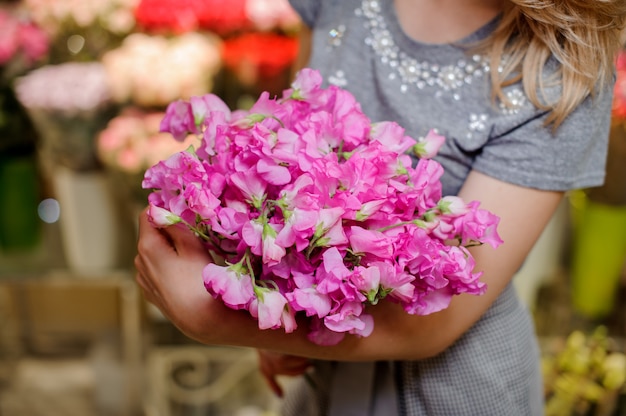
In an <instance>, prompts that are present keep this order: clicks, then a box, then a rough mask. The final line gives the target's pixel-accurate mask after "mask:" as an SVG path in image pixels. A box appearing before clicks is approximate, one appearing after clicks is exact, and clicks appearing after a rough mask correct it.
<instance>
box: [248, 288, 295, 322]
mask: <svg viewBox="0 0 626 416" xmlns="http://www.w3.org/2000/svg"><path fill="white" fill-rule="evenodd" d="M254 293H255V295H256V299H255V300H254V301H253V302H252V304H251V306H250V308H249V310H250V313H251V314H252V316H254V317H256V318H257V319H258V321H259V329H276V328H281V327H282V326H283V313H284V311H285V309H286V308H287V299H286V298H285V296H283V295H282V294H281V293H280V292H279V291H277V290H271V289H265V288H262V287H256V288H255V289H254ZM289 329H290V330H289V331H286V332H292V331H293V329H294V328H293V327H291V325H290V328H289Z"/></svg>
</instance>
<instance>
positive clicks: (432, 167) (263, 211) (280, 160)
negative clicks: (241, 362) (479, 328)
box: [143, 69, 501, 345]
mask: <svg viewBox="0 0 626 416" xmlns="http://www.w3.org/2000/svg"><path fill="white" fill-rule="evenodd" d="M321 82H322V79H321V76H320V74H319V73H318V72H317V71H313V70H310V69H304V70H302V71H300V72H299V74H298V76H297V78H296V80H295V81H294V82H293V84H292V88H289V89H286V90H285V91H284V92H283V94H282V96H280V97H276V98H270V95H269V93H267V92H265V93H263V94H261V95H260V97H259V98H258V100H257V101H256V103H255V104H254V105H253V106H252V108H251V109H250V110H249V111H243V110H238V111H231V110H230V109H229V108H228V107H227V106H226V104H225V103H224V102H223V101H222V100H221V99H220V98H218V97H217V96H215V95H212V94H207V95H204V96H200V97H192V98H191V99H190V100H188V101H186V100H177V101H175V102H172V103H171V104H170V105H169V106H168V109H167V112H166V116H165V118H164V119H163V122H162V130H164V131H167V132H169V133H171V134H172V135H173V136H174V138H176V139H178V140H182V139H184V138H186V137H187V135H188V134H189V133H192V134H195V135H198V137H199V143H198V144H197V146H196V147H195V150H191V149H190V150H188V151H184V152H180V153H177V154H175V155H173V156H172V157H170V158H168V159H167V160H165V161H161V162H159V163H158V164H156V165H154V166H153V167H151V168H150V169H148V170H147V172H146V174H145V178H144V181H143V186H144V187H145V188H147V189H151V190H152V192H151V193H150V195H149V218H150V219H151V222H152V224H153V225H154V226H156V227H166V226H183V227H187V228H189V230H191V232H194V233H195V234H196V235H197V236H199V238H202V239H203V241H204V242H205V243H206V247H207V250H208V251H209V252H210V253H211V254H212V255H213V256H214V258H215V259H216V263H211V264H207V266H206V267H205V269H204V272H203V276H202V278H203V279H204V284H205V287H206V290H207V291H208V292H209V294H210V295H212V296H214V297H215V298H217V299H220V300H221V301H222V302H224V304H226V305H227V306H229V307H230V308H233V309H241V310H246V311H248V312H249V314H250V315H251V316H252V317H254V318H255V319H257V321H258V325H259V328H261V329H270V328H273V329H281V328H282V329H283V330H284V331H286V332H291V331H293V330H294V329H295V327H296V319H295V316H296V314H299V315H306V316H307V317H308V323H309V329H308V330H309V338H310V340H311V341H312V342H315V343H317V344H321V345H331V344H335V343H337V342H339V341H340V340H341V339H342V338H343V337H344V336H345V334H346V333H350V334H355V335H358V336H367V335H369V334H370V333H371V331H372V329H373V324H374V323H373V319H372V317H371V315H369V314H368V312H367V307H368V306H370V305H375V304H377V303H378V302H381V301H391V302H397V303H400V304H401V305H402V306H403V308H404V309H405V310H406V312H407V313H410V314H420V315H424V314H429V313H433V312H436V311H439V310H442V309H445V308H446V307H447V306H448V304H449V302H450V300H451V298H452V297H453V296H455V295H457V294H460V293H470V294H474V295H480V294H482V293H484V291H485V290H486V286H485V284H484V283H483V282H481V281H480V276H481V272H480V271H475V270H474V265H475V263H474V260H473V257H472V255H471V253H470V252H469V251H468V249H467V248H468V247H469V246H472V245H475V244H482V243H487V244H490V245H492V246H493V247H497V246H498V245H499V244H500V243H501V240H500V238H499V236H498V233H497V224H498V221H499V218H498V217H496V216H495V215H493V214H492V213H490V212H488V211H486V210H483V209H480V208H479V204H478V203H477V202H469V203H466V202H464V201H462V200H461V199H459V198H457V197H452V196H442V194H441V192H442V189H441V182H440V181H439V178H440V176H441V174H442V173H443V169H442V167H441V165H440V164H439V163H438V162H436V161H434V160H433V159H431V157H432V156H433V155H434V154H436V152H437V150H438V148H439V146H441V144H442V143H443V140H444V138H443V137H442V136H440V135H438V134H436V133H435V132H431V133H429V135H428V136H427V137H426V138H423V139H420V140H418V141H416V140H414V139H413V138H411V137H408V136H406V135H405V132H404V129H403V128H402V127H401V126H399V125H397V124H396V123H394V122H377V123H373V122H372V121H371V120H369V119H368V118H367V117H366V116H365V115H364V114H363V113H362V111H361V110H360V105H359V103H358V102H357V101H356V100H355V98H354V97H353V96H352V95H351V94H350V93H348V92H347V91H345V90H343V89H341V88H339V87H336V86H331V87H329V88H326V89H325V88H322V87H321ZM407 151H412V152H413V153H414V155H416V156H417V158H418V159H419V160H418V161H417V164H416V166H415V167H414V166H413V161H414V160H413V158H412V157H411V156H410V155H408V154H406V153H405V152H407ZM198 278H200V276H198Z"/></svg>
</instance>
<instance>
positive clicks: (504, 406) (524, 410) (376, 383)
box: [284, 0, 612, 416]
mask: <svg viewBox="0 0 626 416" xmlns="http://www.w3.org/2000/svg"><path fill="white" fill-rule="evenodd" d="M290 1H291V3H292V5H293V6H294V8H295V9H296V10H297V11H298V12H299V13H300V15H301V16H302V18H303V20H304V22H305V23H306V24H307V25H308V26H310V27H311V28H312V29H313V49H312V56H311V60H310V62H309V66H310V67H312V68H316V69H319V70H320V71H321V73H322V75H323V76H324V79H325V80H326V82H327V83H329V84H335V85H338V86H341V87H344V88H346V89H348V90H350V91H351V92H352V93H353V94H354V95H355V97H356V98H357V100H358V101H359V102H360V103H361V105H362V108H363V110H364V112H365V113H366V114H367V115H368V116H369V117H370V118H371V119H372V120H374V121H381V120H393V121H397V122H398V123H399V124H400V125H402V126H403V127H404V128H405V129H406V130H407V132H408V134H409V135H411V136H412V137H415V138H417V137H420V136H422V135H425V134H426V132H427V131H428V130H429V129H431V128H435V129H437V130H438V131H439V132H440V133H441V134H443V135H445V136H446V138H447V139H446V142H445V144H444V146H443V148H442V149H441V150H440V152H439V155H438V156H437V160H438V161H439V162H440V163H441V164H442V165H443V167H444V169H445V174H444V176H443V178H442V182H443V189H444V194H445V195H454V194H456V193H457V192H458V191H459V189H460V187H461V186H462V184H463V182H464V180H465V178H466V177H467V174H468V173H469V171H470V170H472V169H474V170H476V171H479V172H482V173H484V174H486V175H489V176H492V177H494V178H497V179H499V180H502V181H505V182H509V183H513V184H516V185H521V186H526V187H531V188H536V189H543V190H558V191H566V190H570V189H577V188H586V187H591V186H597V185H599V184H601V183H602V181H603V179H604V168H605V158H606V151H607V138H608V127H609V119H610V114H611V111H610V110H611V98H612V97H611V91H610V89H607V91H606V93H605V94H603V95H600V96H599V97H596V99H595V100H591V99H588V100H586V101H585V102H584V103H583V104H582V105H581V106H580V107H579V108H578V109H577V110H576V111H575V112H574V113H572V114H571V115H570V116H569V117H568V118H567V119H566V120H565V122H564V123H563V124H562V125H561V127H560V128H559V129H558V130H557V132H556V133H554V134H552V133H551V131H550V130H549V129H545V128H544V126H543V123H544V120H545V118H546V113H545V112H544V111H541V110H538V109H537V108H536V107H534V106H533V105H532V104H531V103H530V102H529V100H528V98H527V97H526V96H525V94H524V92H523V90H522V88H521V85H511V86H509V87H507V89H506V94H507V96H508V97H509V100H510V101H511V103H512V104H513V105H512V106H508V107H507V106H504V105H502V104H500V103H492V102H491V101H490V98H489V97H490V94H489V79H488V75H489V71H490V70H491V68H489V65H488V64H487V63H486V62H485V60H484V59H483V58H482V57H480V56H469V55H467V53H466V51H465V50H464V49H463V48H462V47H461V46H459V45H456V46H455V45H431V44H424V43H419V42H416V41H414V40H412V39H411V38H409V37H408V36H407V35H406V34H405V33H404V32H403V31H402V29H401V27H400V26H399V22H398V19H397V16H396V15H395V12H394V8H393V1H392V0H290ZM496 23H497V22H496V20H494V21H493V22H490V23H489V24H487V25H485V26H484V27H482V28H480V29H479V30H478V31H477V32H476V33H474V34H472V35H471V36H469V37H468V38H467V39H465V40H463V41H462V42H461V43H464V42H471V41H472V40H477V39H480V38H483V37H485V36H487V35H488V34H489V33H490V31H491V30H493V28H494V27H495V24H496ZM548 69H549V68H548ZM558 93H559V91H558V89H554V90H549V91H548V96H549V97H550V96H551V97H556V96H557V95H558ZM549 97H548V98H549ZM442 330H443V329H442ZM316 370H317V371H316V372H315V373H314V374H312V375H311V379H313V381H314V385H315V388H312V387H311V383H304V382H303V383H301V384H299V383H296V384H295V385H294V386H293V387H294V388H293V389H292V390H291V391H290V392H289V395H288V396H287V399H286V400H285V406H284V414H286V415H298V416H304V415H331V416H349V415H376V416H378V415H394V414H399V415H407V416H409V415H410V416H414V415H441V416H451V415H498V416H503V415H515V416H517V415H540V414H542V413H543V399H542V396H543V395H542V380H541V374H540V368H539V350H538V347H537V343H536V337H535V333H534V328H533V324H532V319H531V316H530V314H529V312H528V311H527V310H526V308H525V306H524V305H523V304H522V303H521V302H520V301H519V299H518V297H517V294H516V293H515V289H514V287H513V286H512V285H509V286H508V287H507V288H506V290H505V291H504V292H503V293H502V294H501V295H500V297H499V298H498V299H497V301H496V302H495V303H494V304H493V305H492V306H491V308H490V309H489V310H488V311H487V313H485V315H484V316H483V317H482V318H481V319H480V320H479V321H478V322H477V323H476V324H475V325H474V326H473V327H472V328H471V329H470V330H469V331H468V332H467V333H466V334H464V335H463V336H462V337H461V338H460V339H459V340H458V341H457V342H456V343H455V344H454V345H452V346H451V347H450V348H449V349H447V350H446V351H445V352H444V353H442V354H440V355H439V356H437V357H435V358H432V359H428V360H422V361H415V362H379V363H326V362H325V363H319V365H318V366H317V368H316Z"/></svg>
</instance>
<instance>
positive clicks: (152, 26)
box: [135, 0, 251, 34]
mask: <svg viewBox="0 0 626 416" xmlns="http://www.w3.org/2000/svg"><path fill="white" fill-rule="evenodd" d="M245 5H246V1H245V0H229V1H228V2H225V1H223V0H141V1H140V2H139V5H138V6H137V8H136V9H135V19H136V20H137V24H138V25H140V26H142V27H143V28H144V29H146V30H149V31H172V32H175V33H183V32H188V31H192V30H199V29H204V30H209V31H212V32H215V33H218V34H227V33H231V32H233V31H237V30H241V29H244V28H248V27H250V25H251V23H250V21H249V19H248V18H247V16H246V11H245Z"/></svg>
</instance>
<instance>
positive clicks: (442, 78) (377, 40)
mask: <svg viewBox="0 0 626 416" xmlns="http://www.w3.org/2000/svg"><path fill="white" fill-rule="evenodd" d="M381 12H382V10H381V5H380V2H379V1H377V0H363V1H362V3H361V7H360V8H358V9H356V10H355V14H356V15H357V16H361V17H363V18H365V20H366V22H365V26H366V27H367V28H368V29H369V32H370V36H368V37H367V38H366V39H365V43H366V44H367V45H368V46H369V47H371V48H372V49H373V51H374V53H375V54H376V55H377V56H378V57H379V58H380V61H381V62H382V63H383V64H385V65H387V66H388V67H389V68H390V69H391V71H392V72H391V74H389V79H391V80H395V79H399V80H400V82H401V85H400V91H402V92H407V91H408V90H409V88H410V87H414V88H417V89H420V90H426V89H429V88H431V89H436V95H437V96H441V95H442V94H443V93H448V92H452V96H453V98H454V99H455V100H459V99H460V98H461V96H460V94H459V91H460V89H461V88H462V87H464V86H466V85H469V84H472V83H473V82H474V80H476V79H478V78H482V77H483V76H484V75H485V74H486V73H488V72H489V70H490V69H489V64H488V62H487V60H486V59H484V58H483V57H482V56H479V55H474V56H472V57H471V59H467V60H466V59H461V60H459V61H458V62H457V63H456V64H455V65H447V66H439V65H436V64H431V63H429V62H426V61H417V60H416V59H414V58H412V57H410V56H408V55H407V54H406V53H404V52H402V51H401V50H400V48H399V47H398V45H397V44H396V43H395V41H394V39H393V36H392V35H391V32H390V31H389V29H388V28H387V23H386V21H385V19H384V17H383V16H382V13H381Z"/></svg>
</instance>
